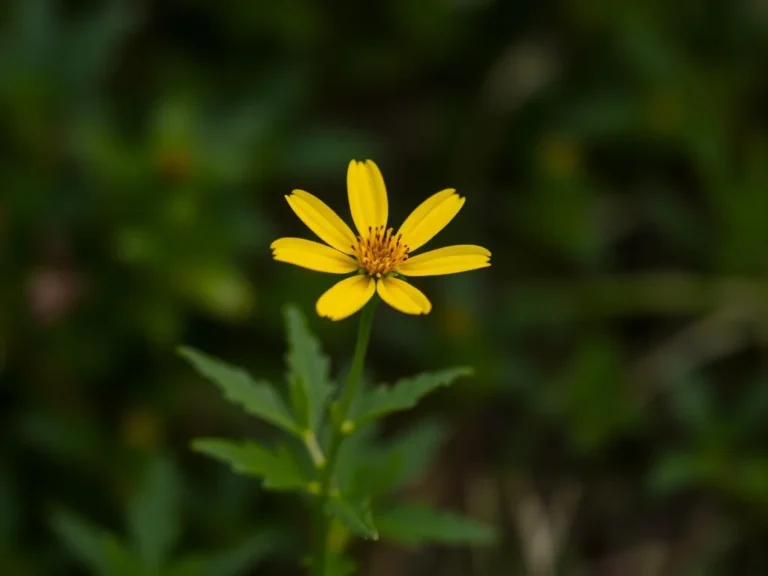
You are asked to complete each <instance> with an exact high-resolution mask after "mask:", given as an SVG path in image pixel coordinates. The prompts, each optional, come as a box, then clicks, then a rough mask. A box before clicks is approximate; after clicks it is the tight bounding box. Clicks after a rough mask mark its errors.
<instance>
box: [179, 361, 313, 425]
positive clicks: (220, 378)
mask: <svg viewBox="0 0 768 576" xmlns="http://www.w3.org/2000/svg"><path fill="white" fill-rule="evenodd" d="M179 354H180V355H181V356H182V357H184V358H186V359H187V360H188V361H189V362H190V363H191V364H192V365H193V366H194V367H195V369H196V370H197V371H198V373H199V374H200V375H201V376H203V377H205V378H208V379H209V380H211V381H212V382H213V383H214V384H216V385H217V386H219V388H221V390H222V392H224V396H225V398H226V399H227V400H229V401H230V402H233V403H235V404H240V405H241V406H242V407H243V408H244V409H245V411H246V412H248V413H249V414H252V415H253V416H256V417H258V418H262V419H263V420H266V421H267V422H270V423H271V424H274V425H275V426H278V427H279V428H282V429H283V430H285V431H287V432H290V433H291V434H294V435H296V436H298V437H299V438H301V437H302V432H301V428H300V427H299V425H298V423H297V422H296V420H294V418H293V416H291V414H290V412H289V411H288V408H286V406H285V403H284V402H283V401H282V399H281V398H280V396H279V395H278V394H277V392H275V390H274V389H273V388H272V385H271V384H269V383H267V382H258V383H257V382H254V381H253V379H252V378H251V377H250V376H249V375H248V374H247V373H246V372H245V371H244V370H243V369H241V368H236V367H234V366H230V365H229V364H225V363H224V362H221V361H219V360H216V359H215V358H213V357H211V356H208V355H207V354H203V353H202V352H198V351H196V350H193V349H191V348H187V347H182V348H180V349H179Z"/></svg>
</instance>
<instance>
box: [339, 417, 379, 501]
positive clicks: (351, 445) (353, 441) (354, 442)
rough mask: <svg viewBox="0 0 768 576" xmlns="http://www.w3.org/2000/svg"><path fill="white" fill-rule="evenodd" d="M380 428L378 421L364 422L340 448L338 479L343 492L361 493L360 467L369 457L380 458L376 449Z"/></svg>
mask: <svg viewBox="0 0 768 576" xmlns="http://www.w3.org/2000/svg"><path fill="white" fill-rule="evenodd" d="M378 430H379V426H378V423H376V422H369V423H368V424H364V425H362V426H360V427H359V428H358V429H357V430H355V433H354V434H352V435H351V436H349V437H348V438H347V439H346V440H345V441H344V442H343V443H342V445H341V448H339V455H338V458H337V461H336V479H337V482H338V485H339V487H340V489H341V491H342V492H343V493H345V494H358V493H360V486H359V484H358V481H359V474H360V467H361V466H362V465H363V464H364V463H365V462H366V461H367V459H368V458H369V457H373V458H374V459H377V458H378V452H377V451H376V450H375V441H376V435H377V433H378Z"/></svg>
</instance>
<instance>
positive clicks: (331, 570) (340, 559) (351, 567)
mask: <svg viewBox="0 0 768 576" xmlns="http://www.w3.org/2000/svg"><path fill="white" fill-rule="evenodd" d="M354 573H355V563H354V562H352V560H350V559H349V558H347V557H346V556H339V555H337V554H329V555H328V561H327V562H326V563H325V574H326V576H349V575H350V574H354Z"/></svg>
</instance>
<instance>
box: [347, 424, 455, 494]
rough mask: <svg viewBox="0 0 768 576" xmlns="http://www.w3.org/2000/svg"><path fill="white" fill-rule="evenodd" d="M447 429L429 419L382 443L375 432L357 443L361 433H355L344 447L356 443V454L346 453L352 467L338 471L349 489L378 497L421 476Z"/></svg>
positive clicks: (355, 492) (348, 491) (356, 492)
mask: <svg viewBox="0 0 768 576" xmlns="http://www.w3.org/2000/svg"><path fill="white" fill-rule="evenodd" d="M445 432H446V429H445V427H444V426H442V425H440V424H438V423H437V422H435V421H427V422H424V423H420V424H416V425H415V426H413V427H412V428H410V429H408V430H406V431H404V432H401V433H399V434H398V435H397V436H395V437H394V438H391V439H389V440H388V441H386V442H385V443H382V444H378V445H377V444H376V443H375V442H374V440H373V438H372V435H371V434H366V435H365V436H364V437H365V440H364V441H363V442H361V443H360V445H359V446H357V447H354V444H352V443H353V441H355V440H357V439H358V434H355V435H353V436H352V437H351V438H349V439H348V440H347V442H345V443H344V445H343V446H342V450H345V449H346V450H350V448H348V445H350V444H352V446H353V448H351V449H352V450H354V454H346V453H345V454H344V458H348V459H349V460H350V463H349V464H348V466H349V467H350V470H349V471H346V470H345V471H344V474H345V475H344V476H342V474H338V475H339V484H340V486H342V488H344V490H345V493H352V494H367V495H371V496H373V497H376V496H383V495H386V494H388V493H390V492H392V491H394V490H397V489H398V488H401V487H403V486H405V485H407V484H409V483H411V482H413V481H415V480H417V479H418V478H419V477H420V476H421V475H422V473H423V472H424V470H425V469H426V468H427V467H429V466H430V464H431V463H432V461H433V459H434V456H435V453H436V451H437V449H438V448H439V446H440V444H441V442H442V441H443V439H444V438H445ZM339 460H340V462H341V460H342V455H341V454H340V456H339ZM345 465H347V464H345Z"/></svg>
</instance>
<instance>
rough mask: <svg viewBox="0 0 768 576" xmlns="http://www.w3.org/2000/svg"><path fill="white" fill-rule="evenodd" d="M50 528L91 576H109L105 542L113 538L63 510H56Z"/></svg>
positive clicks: (110, 564)
mask: <svg viewBox="0 0 768 576" xmlns="http://www.w3.org/2000/svg"><path fill="white" fill-rule="evenodd" d="M51 526H52V528H53V530H54V531H55V532H56V533H57V534H58V535H59V537H60V538H61V539H62V541H63V542H64V544H65V545H66V546H67V548H68V549H69V550H70V551H71V552H72V554H73V555H75V556H76V557H77V558H78V559H79V560H80V561H81V562H82V563H83V564H84V565H86V566H87V567H88V568H89V570H90V571H91V572H92V573H93V574H98V575H109V574H111V573H112V572H113V571H114V567H113V565H112V563H111V561H110V560H111V558H110V557H109V556H108V555H107V542H108V541H109V540H110V539H111V538H113V536H111V535H109V534H108V533H107V532H105V531H104V530H102V529H100V528H97V527H96V526H93V525H92V524H90V523H88V522H86V521H85V520H82V519H81V518H78V517H77V516H75V515H74V514H71V513H69V512H66V511H64V510H58V511H57V512H56V513H55V514H54V515H53V516H52V518H51Z"/></svg>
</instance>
